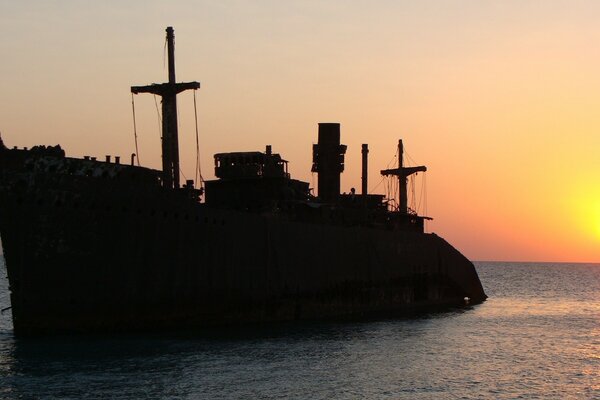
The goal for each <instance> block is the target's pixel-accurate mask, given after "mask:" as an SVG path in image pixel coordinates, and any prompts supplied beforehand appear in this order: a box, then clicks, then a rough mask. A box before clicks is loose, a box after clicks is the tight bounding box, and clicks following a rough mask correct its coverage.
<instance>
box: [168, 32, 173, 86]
mask: <svg viewBox="0 0 600 400" xmlns="http://www.w3.org/2000/svg"><path fill="white" fill-rule="evenodd" d="M167 52H168V55H169V83H175V34H174V31H173V27H172V26H169V27H167Z"/></svg>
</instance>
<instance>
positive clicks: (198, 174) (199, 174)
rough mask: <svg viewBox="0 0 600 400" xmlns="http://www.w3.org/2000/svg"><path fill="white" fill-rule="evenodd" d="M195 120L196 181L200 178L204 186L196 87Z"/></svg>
mask: <svg viewBox="0 0 600 400" xmlns="http://www.w3.org/2000/svg"><path fill="white" fill-rule="evenodd" d="M194 122H195V123H196V183H197V182H198V177H199V178H200V187H204V177H203V176H202V166H201V163H200V141H199V139H198V107H197V105H196V89H194Z"/></svg>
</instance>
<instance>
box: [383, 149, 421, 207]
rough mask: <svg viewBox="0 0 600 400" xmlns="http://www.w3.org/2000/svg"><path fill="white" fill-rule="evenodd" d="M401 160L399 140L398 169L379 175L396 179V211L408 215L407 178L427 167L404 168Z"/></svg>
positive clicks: (402, 157)
mask: <svg viewBox="0 0 600 400" xmlns="http://www.w3.org/2000/svg"><path fill="white" fill-rule="evenodd" d="M403 159H404V145H403V144H402V139H400V140H399V141H398V168H393V169H384V170H382V171H381V175H383V176H388V175H393V176H397V177H398V191H399V192H400V193H399V195H400V196H399V197H400V203H399V205H398V211H399V212H400V213H401V214H408V195H407V190H406V186H407V180H408V177H409V176H410V175H412V174H415V173H417V172H425V171H427V167H425V166H423V165H421V166H418V167H405V166H404V160H403Z"/></svg>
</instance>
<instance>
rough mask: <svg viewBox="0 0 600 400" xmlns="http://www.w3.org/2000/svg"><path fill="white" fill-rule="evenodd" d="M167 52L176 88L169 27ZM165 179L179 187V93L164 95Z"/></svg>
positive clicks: (171, 33) (171, 29) (172, 44)
mask: <svg viewBox="0 0 600 400" xmlns="http://www.w3.org/2000/svg"><path fill="white" fill-rule="evenodd" d="M167 52H168V58H169V84H171V85H173V89H175V87H174V86H175V84H176V81H175V34H174V31H173V28H172V27H170V26H169V27H167ZM162 102H163V103H162V111H163V179H164V182H163V184H164V186H165V187H167V188H179V139H178V132H177V95H176V92H175V90H173V92H172V93H169V94H165V95H163V98H162Z"/></svg>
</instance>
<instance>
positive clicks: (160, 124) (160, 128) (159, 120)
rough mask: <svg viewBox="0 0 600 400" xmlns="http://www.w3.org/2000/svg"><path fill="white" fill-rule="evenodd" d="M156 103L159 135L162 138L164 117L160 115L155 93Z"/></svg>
mask: <svg viewBox="0 0 600 400" xmlns="http://www.w3.org/2000/svg"><path fill="white" fill-rule="evenodd" d="M154 105H155V106H156V117H157V118H158V136H159V138H160V140H162V118H161V117H160V111H159V110H158V102H157V101H156V95H154Z"/></svg>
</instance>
